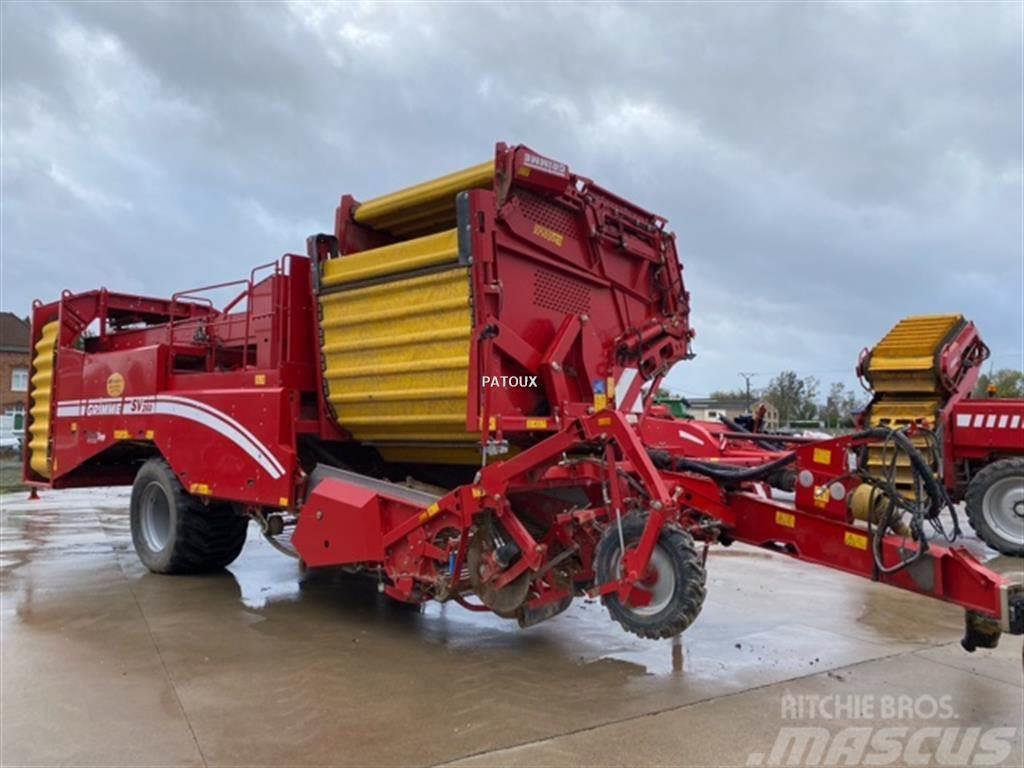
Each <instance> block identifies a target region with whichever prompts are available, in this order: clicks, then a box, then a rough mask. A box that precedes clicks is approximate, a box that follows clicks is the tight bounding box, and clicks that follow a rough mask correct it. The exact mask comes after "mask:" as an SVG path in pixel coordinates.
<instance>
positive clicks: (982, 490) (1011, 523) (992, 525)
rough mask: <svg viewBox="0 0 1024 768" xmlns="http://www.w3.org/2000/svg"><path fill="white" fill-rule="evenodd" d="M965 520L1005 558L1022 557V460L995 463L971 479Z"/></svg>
mask: <svg viewBox="0 0 1024 768" xmlns="http://www.w3.org/2000/svg"><path fill="white" fill-rule="evenodd" d="M965 501H966V506H967V519H968V520H969V521H970V523H971V527H972V528H974V530H975V532H976V533H977V534H978V536H979V538H981V540H982V541H984V542H985V543H986V544H988V545H989V546H990V547H992V549H994V550H997V551H999V552H1002V553H1003V554H1004V555H1014V556H1016V557H1024V458H1021V459H1000V460H999V461H994V462H992V463H991V464H989V465H988V466H987V467H985V468H984V469H982V470H981V471H980V472H978V474H976V475H975V476H974V477H973V478H971V482H970V484H969V485H968V486H967V496H966V499H965Z"/></svg>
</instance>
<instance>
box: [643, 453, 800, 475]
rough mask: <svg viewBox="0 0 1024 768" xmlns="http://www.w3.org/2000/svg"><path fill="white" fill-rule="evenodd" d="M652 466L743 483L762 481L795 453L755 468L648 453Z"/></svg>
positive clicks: (782, 465)
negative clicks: (728, 465)
mask: <svg viewBox="0 0 1024 768" xmlns="http://www.w3.org/2000/svg"><path fill="white" fill-rule="evenodd" d="M647 455H648V456H650V457H651V461H652V462H653V463H654V466H656V467H658V468H659V469H668V470H671V471H676V472H693V473H694V474H697V475H704V476H705V477H710V478H711V479H712V480H721V481H725V482H745V481H751V480H764V479H765V478H766V477H768V476H769V475H771V474H773V473H775V472H777V471H778V470H780V469H782V468H783V467H785V466H787V465H789V464H792V463H793V462H794V461H796V453H794V452H790V453H787V454H786V455H785V456H782V457H781V458H778V459H775V460H774V461H769V462H768V463H767V464H759V465H758V466H756V467H745V468H744V467H727V466H723V465H721V464H711V463H709V462H704V461H694V460H693V459H684V458H683V457H682V456H673V455H672V454H671V453H669V452H668V451H648V452H647Z"/></svg>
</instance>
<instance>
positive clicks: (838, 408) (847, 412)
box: [818, 382, 860, 428]
mask: <svg viewBox="0 0 1024 768" xmlns="http://www.w3.org/2000/svg"><path fill="white" fill-rule="evenodd" d="M858 407H860V400H859V398H858V397H857V394H856V393H855V392H852V391H851V390H849V389H847V388H846V387H845V386H844V385H843V384H841V383H839V382H835V383H834V384H832V386H830V387H829V389H828V397H826V398H825V404H824V405H823V406H821V410H820V411H819V412H818V418H820V419H821V420H822V421H823V422H825V426H826V427H833V428H834V427H852V426H853V412H854V411H855V410H857V408H858Z"/></svg>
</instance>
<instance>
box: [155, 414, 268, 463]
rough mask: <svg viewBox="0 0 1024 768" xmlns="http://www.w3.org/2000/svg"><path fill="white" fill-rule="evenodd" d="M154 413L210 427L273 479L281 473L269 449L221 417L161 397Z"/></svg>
mask: <svg viewBox="0 0 1024 768" xmlns="http://www.w3.org/2000/svg"><path fill="white" fill-rule="evenodd" d="M153 412H154V413H157V414H162V415H165V416H177V417H179V418H182V419H187V420H188V421H194V422H196V423H197V424H202V425H203V426H204V427H208V428H210V429H212V430H213V431H214V432H217V433H218V434H221V435H223V436H224V437H226V438H227V439H228V440H230V441H231V442H233V443H234V444H235V445H237V446H238V447H239V448H241V449H242V450H243V451H245V452H246V453H247V454H249V456H251V457H252V458H253V460H255V462H256V463H257V464H259V465H260V466H261V467H263V469H265V470H266V471H267V474H268V475H270V476H271V477H272V478H274V479H275V480H276V479H277V478H279V477H280V476H281V475H282V474H283V473H282V471H281V470H279V469H278V468H277V467H278V465H277V460H276V459H274V456H273V454H272V453H270V451H267V450H266V449H265V448H264V450H260V448H261V447H263V446H262V445H261V444H260V443H255V444H254V443H253V442H252V441H250V440H249V439H248V438H246V436H245V435H243V434H242V433H241V432H239V431H238V430H237V429H235V428H234V427H233V426H232V425H231V424H229V423H228V422H227V421H225V420H224V419H222V418H218V417H217V416H214V415H213V414H209V413H207V412H206V411H203V410H200V409H199V408H195V407H193V406H191V405H185V404H183V403H178V402H170V401H167V400H165V399H163V398H157V401H156V405H155V406H154V409H153Z"/></svg>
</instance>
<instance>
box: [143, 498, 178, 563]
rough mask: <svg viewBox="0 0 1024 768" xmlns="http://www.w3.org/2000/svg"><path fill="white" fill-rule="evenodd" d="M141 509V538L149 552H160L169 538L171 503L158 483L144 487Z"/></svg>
mask: <svg viewBox="0 0 1024 768" xmlns="http://www.w3.org/2000/svg"><path fill="white" fill-rule="evenodd" d="M141 507H142V514H141V515H140V522H141V527H142V538H143V539H145V540H146V546H147V547H149V549H150V550H151V551H153V552H160V551H162V550H163V549H164V547H166V546H167V541H168V539H170V537H171V503H170V500H169V499H168V498H167V493H166V492H165V491H164V489H163V488H162V487H161V486H160V484H159V483H155V482H154V483H150V484H149V485H147V486H146V489H145V490H144V491H143V492H142V505H141Z"/></svg>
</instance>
